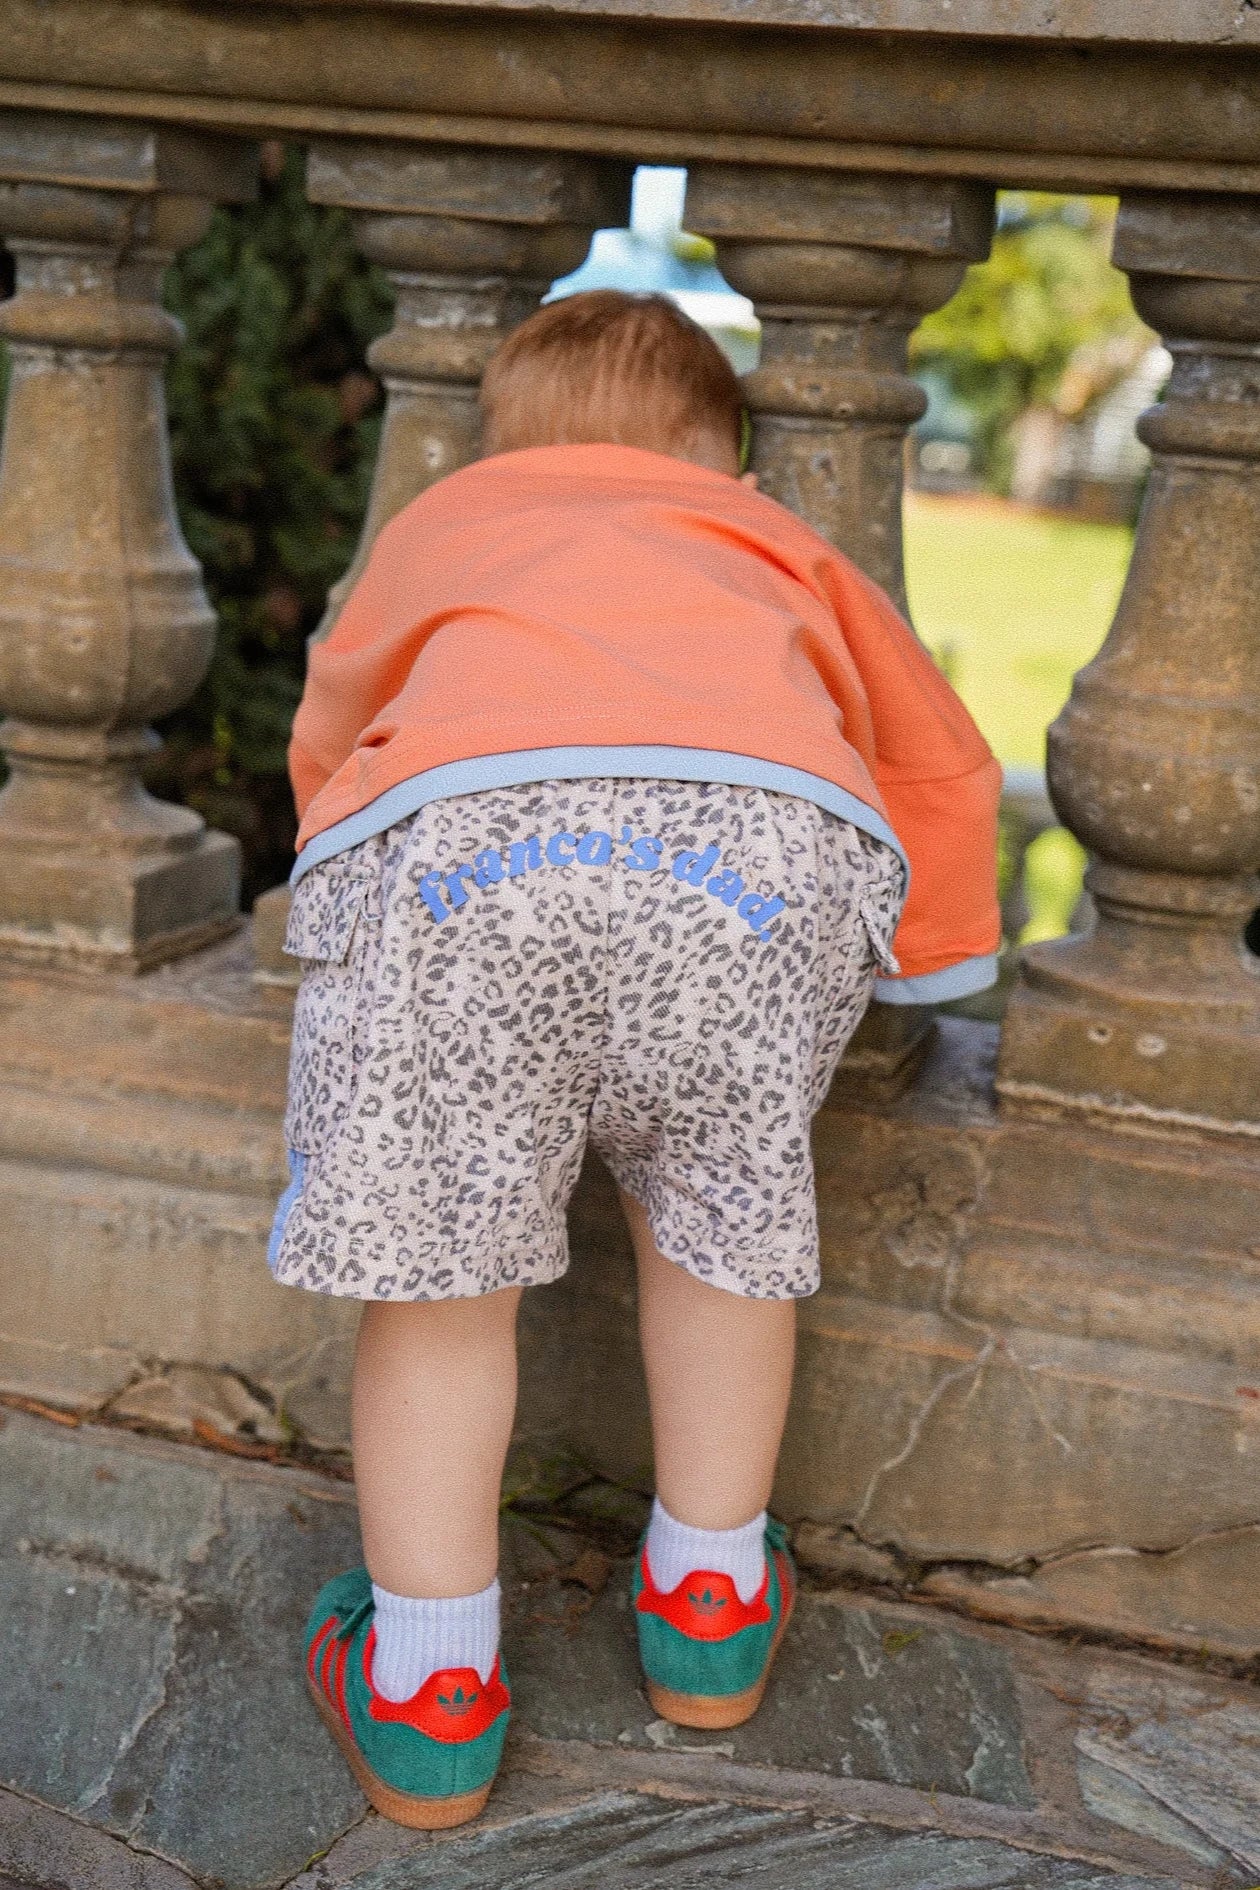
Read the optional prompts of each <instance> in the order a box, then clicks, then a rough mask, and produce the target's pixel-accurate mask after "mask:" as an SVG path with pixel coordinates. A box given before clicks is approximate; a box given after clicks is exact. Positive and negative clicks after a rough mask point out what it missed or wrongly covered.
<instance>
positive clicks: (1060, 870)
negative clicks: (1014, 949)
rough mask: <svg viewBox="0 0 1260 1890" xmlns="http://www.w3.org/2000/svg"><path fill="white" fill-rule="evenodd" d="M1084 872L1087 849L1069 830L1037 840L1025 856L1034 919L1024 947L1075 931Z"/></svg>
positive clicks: (1055, 829) (1021, 937)
mask: <svg viewBox="0 0 1260 1890" xmlns="http://www.w3.org/2000/svg"><path fill="white" fill-rule="evenodd" d="M1084 871H1085V849H1084V847H1083V846H1081V844H1080V842H1079V841H1078V840H1074V839H1073V838H1072V836H1071V834H1070V833H1068V831H1067V830H1066V828H1064V827H1053V828H1052V829H1051V830H1050V832H1049V833H1043V834H1041V835H1040V836H1039V837H1038V838H1037V839H1036V840H1034V841H1033V843H1032V845H1031V846H1030V847H1029V849H1028V852H1027V853H1026V855H1025V856H1024V896H1025V898H1026V899H1027V901H1028V911H1029V915H1030V916H1029V920H1028V923H1027V925H1026V926H1025V927H1024V929H1023V931H1022V932H1021V933H1020V935H1019V942H1020V944H1021V945H1035V944H1036V943H1037V941H1038V939H1043V938H1062V937H1063V934H1064V933H1065V932H1067V931H1070V930H1071V925H1072V913H1073V911H1074V910H1075V908H1076V902H1077V900H1078V899H1079V898H1080V896H1081V877H1082V875H1083V873H1084Z"/></svg>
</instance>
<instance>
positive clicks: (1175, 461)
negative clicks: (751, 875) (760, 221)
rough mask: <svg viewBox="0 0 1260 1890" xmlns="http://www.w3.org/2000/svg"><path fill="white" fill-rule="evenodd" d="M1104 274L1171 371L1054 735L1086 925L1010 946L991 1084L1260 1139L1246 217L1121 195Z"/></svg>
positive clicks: (1257, 460) (1255, 324)
mask: <svg viewBox="0 0 1260 1890" xmlns="http://www.w3.org/2000/svg"><path fill="white" fill-rule="evenodd" d="M1115 259H1116V261H1117V263H1119V264H1120V266H1121V267H1122V268H1125V269H1127V270H1128V271H1129V274H1130V278H1131V281H1132V285H1133V295H1134V300H1135V302H1136V304H1137V307H1138V309H1139V311H1140V313H1141V314H1142V315H1144V316H1145V318H1146V319H1147V321H1149V322H1150V323H1151V324H1152V326H1154V327H1155V328H1157V329H1159V331H1160V332H1161V333H1162V334H1163V335H1164V337H1165V338H1166V341H1167V344H1168V346H1169V348H1170V349H1171V351H1172V355H1173V361H1174V367H1173V374H1172V380H1171V383H1170V385H1169V388H1168V394H1167V398H1166V400H1165V402H1164V404H1163V405H1162V406H1160V407H1156V408H1153V409H1152V410H1151V411H1150V412H1149V413H1147V414H1146V415H1144V416H1143V419H1142V420H1141V422H1140V423H1139V432H1140V433H1141V435H1142V437H1143V439H1144V440H1145V441H1146V442H1147V444H1148V445H1149V446H1150V448H1151V450H1152V453H1153V455H1154V458H1153V463H1152V467H1151V474H1150V483H1149V486H1148V490H1147V496H1146V501H1145V504H1144V506H1143V510H1142V515H1141V519H1140V521H1139V526H1138V535H1137V543H1136V545H1135V548H1134V553H1133V561H1132V564H1131V566H1130V569H1129V574H1128V579H1127V582H1126V584H1125V588H1124V593H1123V595H1122V597H1121V600H1120V605H1119V608H1118V610H1117V613H1116V619H1115V622H1114V624H1113V626H1112V628H1111V631H1110V633H1109V635H1108V637H1107V641H1106V642H1105V644H1104V645H1103V648H1102V650H1101V651H1100V653H1099V655H1098V656H1097V657H1096V658H1095V659H1094V661H1093V662H1092V663H1090V664H1089V665H1088V666H1087V667H1086V668H1085V669H1083V670H1082V671H1081V673H1080V675H1079V676H1078V677H1077V678H1076V681H1075V683H1074V685H1073V688H1072V696H1071V700H1070V701H1069V703H1068V705H1067V707H1066V708H1065V709H1064V711H1063V713H1062V714H1061V715H1060V717H1059V719H1058V721H1057V722H1056V723H1055V724H1054V726H1053V727H1052V728H1051V730H1050V736H1049V745H1048V749H1049V781H1050V791H1051V795H1052V797H1053V799H1054V803H1055V806H1056V808H1057V810H1058V812H1059V815H1060V817H1061V818H1062V820H1063V822H1064V824H1065V825H1066V826H1067V827H1069V828H1070V829H1071V830H1072V832H1073V833H1074V834H1076V836H1077V837H1078V839H1080V840H1081V841H1082V843H1083V844H1084V845H1085V846H1086V847H1087V848H1088V849H1089V851H1090V854H1091V864H1090V867H1089V871H1088V873H1087V875H1086V885H1087V886H1088V889H1089V891H1090V893H1091V894H1092V895H1093V899H1094V902H1095V905H1096V907H1097V912H1098V922H1097V925H1096V927H1095V929H1094V930H1093V931H1092V932H1091V933H1090V934H1089V935H1088V936H1086V937H1071V938H1067V939H1060V940H1056V941H1055V942H1054V943H1052V944H1047V945H1038V946H1034V947H1032V948H1030V949H1029V950H1027V951H1026V952H1025V953H1024V954H1023V958H1022V962H1021V971H1020V980H1019V984H1018V986H1017V987H1016V991H1015V993H1014V996H1013V998H1012V1001H1011V1006H1010V1009H1009V1010H1008V1012H1007V1018H1006V1025H1005V1029H1004V1033H1003V1045H1002V1058H1001V1063H1000V1066H999V1073H998V1088H999V1090H1000V1092H1001V1093H1002V1095H1003V1096H1004V1097H1005V1098H1006V1099H1007V1101H1008V1103H1009V1104H1011V1105H1012V1106H1017V1107H1019V1106H1022V1107H1028V1106H1033V1107H1036V1106H1045V1105H1051V1106H1056V1107H1061V1106H1068V1107H1072V1108H1086V1109H1089V1110H1093V1111H1097V1112H1102V1113H1104V1114H1107V1115H1113V1116H1118V1117H1123V1118H1127V1119H1130V1120H1133V1121H1135V1122H1154V1123H1162V1124H1168V1125H1170V1126H1182V1127H1185V1128H1187V1129H1194V1130H1209V1131H1215V1132H1218V1133H1225V1134H1238V1135H1246V1136H1260V958H1258V957H1257V956H1256V955H1255V954H1254V953H1253V952H1252V951H1250V950H1249V949H1248V947H1247V945H1246V942H1245V939H1244V931H1245V928H1246V927H1247V924H1248V922H1249V920H1250V918H1251V915H1252V914H1253V912H1254V911H1255V910H1256V908H1257V906H1258V905H1260V880H1258V879H1257V877H1256V871H1257V867H1258V866H1260V634H1258V632H1257V625H1256V599H1257V595H1258V594H1260V212H1258V211H1257V210H1256V209H1255V208H1254V206H1253V205H1252V204H1251V203H1250V202H1249V201H1246V200H1239V199H1223V198H1195V197H1189V198H1173V197H1159V196H1153V195H1152V196H1143V195H1135V196H1132V197H1128V198H1125V199H1124V200H1123V201H1122V206H1121V212H1120V218H1119V223H1118V226H1117V231H1116V245H1115Z"/></svg>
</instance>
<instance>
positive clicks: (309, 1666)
mask: <svg viewBox="0 0 1260 1890" xmlns="http://www.w3.org/2000/svg"><path fill="white" fill-rule="evenodd" d="M336 1625H337V1617H336V1615H335V1614H330V1615H329V1617H328V1619H327V1620H326V1621H325V1622H324V1623H323V1624H322V1626H321V1627H320V1629H319V1631H318V1633H317V1634H316V1635H315V1638H314V1640H313V1641H312V1642H311V1644H310V1647H309V1648H308V1650H307V1655H306V1671H307V1673H308V1674H309V1676H310V1678H311V1680H312V1681H313V1682H315V1683H316V1684H318V1682H316V1676H315V1669H316V1666H317V1664H318V1662H319V1659H320V1656H321V1654H322V1653H323V1651H324V1638H325V1636H326V1635H327V1634H330V1633H331V1632H332V1630H333V1629H334V1628H335V1627H336Z"/></svg>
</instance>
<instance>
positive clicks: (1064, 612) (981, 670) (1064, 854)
mask: <svg viewBox="0 0 1260 1890" xmlns="http://www.w3.org/2000/svg"><path fill="white" fill-rule="evenodd" d="M905 537H906V584H907V588H908V590H909V594H910V606H911V610H912V611H913V613H914V620H915V623H916V625H917V626H918V631H919V635H920V636H921V637H922V638H923V641H924V642H925V643H926V644H927V646H928V648H929V649H930V650H931V651H932V654H933V655H934V656H935V657H936V660H937V662H938V663H940V665H941V667H942V669H944V671H945V673H946V675H947V676H948V677H949V679H950V681H951V682H952V683H953V685H954V687H955V688H956V689H957V690H958V693H959V694H960V695H961V696H962V698H963V700H964V702H965V703H966V704H967V707H968V708H969V709H970V710H971V713H972V714H973V715H974V716H975V718H976V721H977V722H978V723H979V724H980V727H981V729H982V730H983V732H984V734H985V736H986V737H987V739H988V741H989V742H990V744H991V745H992V747H993V750H994V752H995V753H996V755H997V756H998V758H999V760H1001V761H1002V762H1004V763H1006V764H1007V765H1008V766H1018V767H1038V768H1040V767H1043V766H1044V765H1045V736H1046V728H1047V726H1048V725H1049V724H1050V723H1051V722H1052V721H1053V720H1054V718H1055V716H1056V715H1057V714H1058V712H1059V710H1060V709H1061V708H1062V706H1063V704H1064V702H1065V701H1066V700H1067V697H1068V692H1069V691H1070V689H1071V686H1072V677H1073V675H1074V674H1075V673H1076V671H1077V670H1078V669H1080V668H1081V666H1082V665H1083V664H1085V663H1087V662H1089V660H1090V658H1091V657H1092V656H1093V655H1094V654H1095V652H1096V651H1097V649H1098V647H1099V645H1100V644H1101V642H1102V640H1103V638H1104V637H1105V635H1106V634H1107V629H1108V626H1109V624H1110V622H1111V619H1112V616H1113V614H1114V612H1115V607H1116V603H1117V601H1118V599H1119V596H1120V590H1121V586H1122V585H1123V583H1124V574H1125V570H1126V568H1127V566H1128V562H1129V552H1130V549H1131V546H1132V538H1133V535H1132V533H1131V532H1130V531H1129V530H1128V529H1127V527H1125V526H1121V525H1088V524H1083V523H1080V522H1079V521H1077V520H1074V519H1060V518H1055V517H1052V516H1048V515H1044V514H1041V513H1034V512H1028V511H1024V510H1021V509H1020V508H1018V507H1015V506H1010V505H1005V504H1003V503H1002V502H1001V501H1000V500H996V499H988V498H937V497H933V496H929V495H927V494H924V493H909V494H907V497H906V507H905ZM1084 858H1085V856H1084V854H1083V852H1082V850H1081V848H1080V847H1079V846H1078V845H1077V843H1076V841H1075V840H1073V839H1072V837H1071V835H1070V834H1068V833H1065V832H1064V831H1063V829H1062V828H1057V829H1055V830H1054V831H1053V832H1052V833H1047V834H1043V835H1042V836H1041V838H1040V839H1039V840H1037V841H1035V842H1034V844H1033V845H1032V847H1030V849H1029V852H1028V857H1027V865H1026V875H1027V877H1026V887H1025V890H1026V894H1027V899H1028V905H1029V909H1030V911H1031V914H1032V917H1031V919H1030V920H1029V923H1028V924H1027V926H1026V927H1025V928H1024V931H1023V933H1022V935H1021V942H1022V943H1024V944H1031V943H1032V942H1033V941H1035V940H1037V939H1046V938H1058V937H1060V936H1061V935H1062V934H1063V933H1064V932H1066V931H1067V930H1068V927H1069V921H1070V919H1071V916H1072V912H1073V909H1074V908H1075V906H1076V902H1077V900H1078V899H1079V897H1080V890H1081V874H1082V871H1083V868H1084Z"/></svg>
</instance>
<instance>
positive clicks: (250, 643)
mask: <svg viewBox="0 0 1260 1890" xmlns="http://www.w3.org/2000/svg"><path fill="white" fill-rule="evenodd" d="M263 155H264V166H263V180H262V189H261V193H260V196H259V199H258V201H257V202H256V203H254V204H249V205H246V206H244V207H241V208H234V209H223V210H220V211H218V212H217V213H216V215H215V218H214V221H213V223H212V225H211V227H210V230H209V232H208V234H207V235H206V237H205V238H204V240H203V241H202V242H201V243H199V244H198V245H197V246H196V247H195V248H194V249H190V250H188V251H186V252H185V253H184V255H182V256H181V257H180V258H179V259H178V261H177V262H176V263H175V264H174V266H173V267H172V268H171V270H170V271H169V273H168V275H167V279H166V302H167V306H168V307H169V308H170V309H171V311H172V312H173V313H174V314H176V315H178V316H179V318H180V320H181V321H182V322H183V324H184V327H185V330H186V335H187V339H186V342H185V345H184V346H183V347H182V348H181V349H180V351H179V353H178V354H177V355H176V357H175V359H174V361H173V362H172V364H171V369H170V374H169V378H168V382H167V398H168V402H169V406H170V420H171V448H172V457H173V462H174V473H175V488H176V497H177V501H178V505H179V513H180V518H181V521H182V523H183V527H184V531H185V534H186V535H187V538H188V542H189V544H190V546H191V547H192V550H193V552H194V553H195V555H196V556H197V557H198V558H199V559H200V560H201V563H202V566H203V569H204V572H205V581H206V589H207V591H208V592H209V595H210V599H211V602H212V603H213V604H214V606H215V609H216V610H217V611H218V614H219V634H218V639H217V642H216V645H215V653H214V660H213V662H212V663H211V666H210V671H209V674H208V675H207V677H206V679H205V682H204V683H203V684H202V686H201V688H200V689H199V690H198V691H197V693H196V695H195V696H194V697H193V699H192V701H191V702H189V703H188V704H187V705H186V706H185V707H184V708H183V709H181V710H179V712H178V713H177V714H175V715H173V716H171V717H169V718H168V719H167V721H166V722H165V723H164V724H163V726H162V730H161V732H162V734H163V735H165V737H166V739H167V744H168V745H167V748H166V750H165V752H164V753H163V754H162V755H161V756H159V757H158V758H157V760H156V762H155V764H154V767H153V769H152V771H151V773H150V782H151V785H152V786H153V787H154V789H155V790H156V791H157V792H159V793H162V794H164V795H166V796H168V797H170V798H173V799H176V800H181V801H184V802H186V803H187V804H188V805H190V806H192V807H195V808H197V810H198V811H199V812H200V813H202V814H204V815H205V817H206V819H207V820H209V821H210V822H211V823H212V824H213V825H214V826H216V827H221V828H224V829H225V830H226V831H227V832H229V833H234V834H236V835H237V836H238V837H239V838H240V839H241V841H242V842H243V843H244V847H245V856H246V897H247V900H252V898H253V896H254V895H255V894H256V893H258V892H260V891H262V890H263V888H264V887H266V886H268V885H272V884H274V883H275V882H276V881H277V880H279V879H282V878H283V877H284V876H285V874H286V873H287V871H288V868H289V865H290V863H291V859H292V845H293V837H294V831H295V821H294V815H293V805H292V800H291V797H290V794H289V786H288V779H287V776H286V773H285V747H286V744H287V741H288V736H289V725H290V723H291V721H292V719H293V711H294V708H295V707H296V705H297V700H298V696H299V694H300V691H301V686H302V675H303V669H304V661H303V654H304V645H305V640H306V637H307V636H308V635H309V633H310V632H311V630H313V629H314V627H315V625H316V624H317V623H318V621H319V617H320V614H321V612H322V610H323V608H324V603H325V599H326V593H327V590H328V586H329V585H330V584H331V583H332V582H333V580H334V579H335V578H337V577H339V576H340V574H341V572H342V571H343V570H344V569H345V567H346V565H347V564H348V562H349V560H350V556H351V553H352V551H353V549H354V543H355V539H356V537H357V535H358V530H359V523H360V520H361V518H362V515H363V508H364V505H365V502H366V498H367V488H368V484H369V482H370V479H371V472H372V465H373V461H374V458H375V451H376V436H377V433H378V430H379V406H380V393H379V388H378V384H377V382H376V381H375V379H374V378H373V377H372V376H371V375H370V374H368V373H367V371H366V370H365V367H364V361H363V357H364V351H365V349H366V347H367V344H368V343H369V341H371V339H372V338H373V336H375V335H377V334H379V333H380V332H381V330H382V329H383V328H385V327H387V326H388V323H389V318H390V311H391V308H392V298H391V294H390V290H389V287H388V284H387V283H386V282H385V280H384V278H383V277H382V276H381V275H380V274H379V273H378V272H376V271H375V270H373V269H371V268H370V267H369V266H368V265H367V264H366V263H364V262H363V261H362V259H361V258H360V257H359V255H358V253H357V251H356V249H355V246H354V242H353V238H352V235H351V232H350V228H349V222H348V219H347V218H346V217H345V215H344V214H343V213H342V212H340V211H336V210H328V209H324V208H320V207H317V206H314V205H311V204H308V203H307V201H306V199H305V196H304V193H303V188H302V160H301V154H300V153H299V152H298V151H296V150H294V149H287V150H286V149H285V148H284V147H282V146H280V145H268V146H266V147H265V148H264V154H263Z"/></svg>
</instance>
